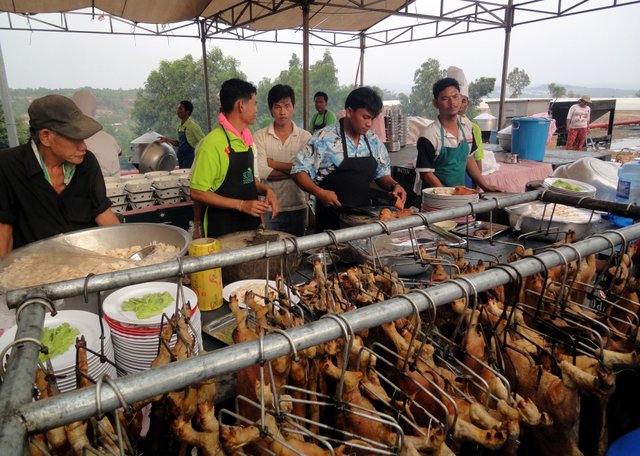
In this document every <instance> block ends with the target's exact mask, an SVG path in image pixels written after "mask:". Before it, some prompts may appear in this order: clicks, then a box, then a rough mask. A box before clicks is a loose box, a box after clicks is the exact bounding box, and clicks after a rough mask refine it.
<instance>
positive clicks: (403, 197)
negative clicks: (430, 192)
mask: <svg viewBox="0 0 640 456" xmlns="http://www.w3.org/2000/svg"><path fill="white" fill-rule="evenodd" d="M390 193H391V195H393V196H394V197H395V198H396V199H400V201H402V205H403V206H404V203H405V202H406V201H407V191H406V190H405V189H404V188H403V187H402V185H400V184H396V185H395V187H393V190H392V191H391V192H390Z"/></svg>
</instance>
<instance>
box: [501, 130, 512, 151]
mask: <svg viewBox="0 0 640 456" xmlns="http://www.w3.org/2000/svg"><path fill="white" fill-rule="evenodd" d="M498 144H500V147H502V149H503V150H506V151H507V152H510V151H511V135H507V134H504V133H498Z"/></svg>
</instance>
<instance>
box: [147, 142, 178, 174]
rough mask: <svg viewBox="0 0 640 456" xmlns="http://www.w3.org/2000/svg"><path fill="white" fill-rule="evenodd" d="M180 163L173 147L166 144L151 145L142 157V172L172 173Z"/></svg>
mask: <svg viewBox="0 0 640 456" xmlns="http://www.w3.org/2000/svg"><path fill="white" fill-rule="evenodd" d="M177 163H178V157H177V156H176V153H175V151H174V150H173V147H171V146H170V145H168V144H165V143H151V144H149V145H148V146H147V147H146V148H145V149H144V152H142V156H141V157H140V168H139V169H140V172H141V173H147V172H150V171H171V170H173V169H175V167H176V164H177Z"/></svg>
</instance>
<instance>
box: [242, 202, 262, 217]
mask: <svg viewBox="0 0 640 456" xmlns="http://www.w3.org/2000/svg"><path fill="white" fill-rule="evenodd" d="M268 210H269V203H267V202H266V201H260V200H242V201H241V202H240V204H239V205H238V211H240V212H242V213H243V214H249V215H253V216H254V217H262V215H264V213H265V212H267V211H268Z"/></svg>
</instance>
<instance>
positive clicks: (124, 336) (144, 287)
mask: <svg viewBox="0 0 640 456" xmlns="http://www.w3.org/2000/svg"><path fill="white" fill-rule="evenodd" d="M177 289H178V287H177V285H176V284H175V283H169V282H147V283H141V284H139V285H131V286H128V287H125V288H121V289H119V290H117V291H115V292H113V293H111V294H110V295H109V296H107V297H106V299H105V300H104V303H103V309H104V315H105V321H106V322H107V324H108V325H109V327H110V328H111V334H112V339H113V347H114V349H115V361H116V366H117V367H118V375H127V374H131V373H134V372H142V371H144V370H147V369H149V368H150V367H151V363H152V362H153V360H154V359H155V358H156V356H157V354H158V341H159V336H160V329H161V327H160V326H161V323H162V322H163V321H162V314H159V315H156V316H154V317H150V318H146V319H144V320H140V319H138V318H137V317H136V314H135V312H130V311H123V310H122V303H123V302H125V301H126V300H128V299H131V298H141V297H142V296H144V295H147V294H149V293H162V292H165V291H166V292H168V293H169V294H171V296H173V298H174V301H172V302H170V303H169V304H167V306H166V307H165V308H164V309H163V313H164V314H166V315H167V316H171V315H173V313H174V311H175V299H176V293H177ZM182 290H183V292H184V298H185V300H186V301H188V302H189V304H190V305H191V307H192V312H191V326H193V330H192V329H189V332H190V333H191V336H192V337H193V336H194V335H195V337H196V343H195V351H196V353H199V351H200V347H201V346H202V322H201V318H200V310H199V309H198V305H197V304H198V297H197V295H196V294H195V293H194V292H193V291H192V290H191V289H189V288H187V287H185V286H183V287H182ZM164 323H165V324H166V323H167V320H166V319H165V320H164ZM194 333H195V334H194ZM176 341H177V336H176V335H174V336H173V337H172V338H171V343H170V345H171V346H172V347H173V346H174V345H175V343H176Z"/></svg>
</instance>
